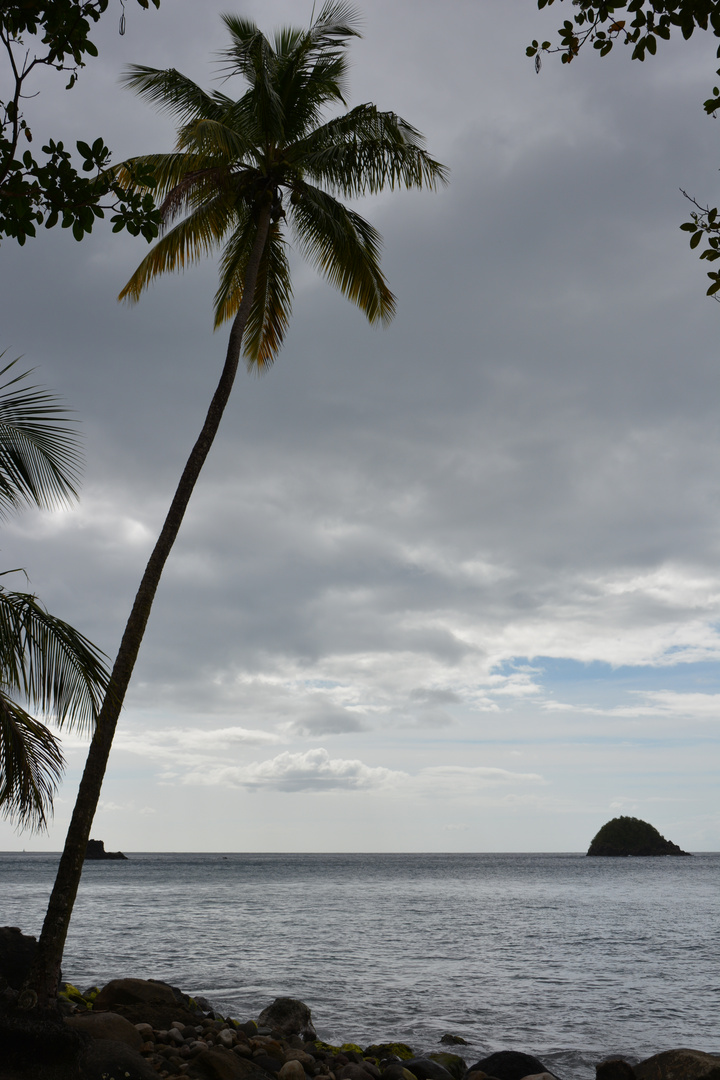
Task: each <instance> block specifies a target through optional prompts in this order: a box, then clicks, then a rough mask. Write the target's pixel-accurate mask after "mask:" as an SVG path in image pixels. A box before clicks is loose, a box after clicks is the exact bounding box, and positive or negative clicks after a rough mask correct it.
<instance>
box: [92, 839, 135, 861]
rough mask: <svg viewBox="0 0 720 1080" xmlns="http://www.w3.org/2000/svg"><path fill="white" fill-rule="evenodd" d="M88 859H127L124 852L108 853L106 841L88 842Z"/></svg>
mask: <svg viewBox="0 0 720 1080" xmlns="http://www.w3.org/2000/svg"><path fill="white" fill-rule="evenodd" d="M85 858H86V859H127V855H123V853H122V851H106V850H105V841H104V840H88V842H87V848H86V849H85Z"/></svg>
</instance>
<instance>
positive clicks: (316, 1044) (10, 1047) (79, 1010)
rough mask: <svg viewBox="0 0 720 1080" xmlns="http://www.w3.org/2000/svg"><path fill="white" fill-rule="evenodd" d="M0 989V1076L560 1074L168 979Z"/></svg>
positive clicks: (678, 1063)
mask: <svg viewBox="0 0 720 1080" xmlns="http://www.w3.org/2000/svg"><path fill="white" fill-rule="evenodd" d="M18 1006H19V999H18V993H17V991H15V990H12V989H11V988H9V987H7V986H6V988H5V989H4V990H3V991H2V993H0V1080H157V1078H158V1077H167V1078H178V1080H180V1078H182V1077H188V1078H189V1080H315V1078H318V1080H562V1078H558V1077H557V1076H556V1074H555V1073H553V1072H551V1071H550V1070H549V1069H547V1068H546V1067H545V1065H544V1064H543V1063H542V1062H541V1061H539V1060H538V1059H537V1058H535V1057H533V1056H532V1055H530V1054H523V1053H518V1052H516V1051H501V1052H498V1053H494V1054H491V1055H490V1056H489V1057H485V1058H482V1059H481V1060H479V1061H475V1062H473V1061H472V1060H467V1058H466V1057H465V1056H463V1054H462V1047H463V1046H464V1045H466V1043H465V1040H464V1039H463V1038H462V1037H461V1036H458V1035H454V1034H452V1033H447V1034H446V1035H444V1036H443V1037H442V1039H441V1040H440V1042H441V1043H443V1044H445V1046H446V1047H447V1048H446V1049H439V1050H435V1051H429V1052H426V1053H425V1052H419V1051H418V1050H416V1049H413V1048H412V1047H410V1046H407V1045H405V1044H404V1043H392V1042H391V1043H378V1044H374V1045H371V1046H366V1047H364V1048H363V1047H360V1046H357V1045H355V1044H353V1043H345V1044H343V1045H341V1046H332V1045H330V1044H328V1043H325V1042H323V1041H322V1040H320V1039H318V1038H317V1034H316V1032H315V1029H314V1027H313V1023H312V1016H311V1012H310V1009H309V1007H308V1006H307V1005H305V1004H304V1003H303V1002H301V1001H297V1000H295V999H292V998H277V999H276V1000H275V1001H274V1002H273V1003H272V1005H270V1006H268V1008H266V1009H264V1010H263V1012H261V1013H260V1015H259V1016H258V1017H257V1019H251V1020H245V1021H240V1020H238V1019H236V1018H233V1017H223V1016H222V1015H220V1013H218V1012H217V1011H216V1010H215V1009H214V1008H213V1007H212V1005H211V1003H210V1002H208V1001H206V1000H205V999H204V998H192V997H190V996H188V995H187V994H184V993H182V991H180V990H178V989H177V988H175V987H172V986H170V985H168V984H167V983H163V982H158V981H155V980H144V979H116V980H113V981H112V982H110V983H108V985H107V986H105V987H103V988H102V989H98V988H97V987H92V988H91V989H89V990H86V991H84V992H81V991H80V990H78V989H77V988H76V987H74V986H71V985H69V984H63V985H62V989H61V994H60V1014H59V1015H58V1014H53V1015H51V1016H50V1015H46V1016H44V1017H38V1016H37V1015H36V1012H37V1010H32V1009H31V1010H29V1011H28V1010H23V1009H20V1008H19V1007H18ZM596 1078H597V1080H720V1056H714V1055H711V1054H706V1053H703V1052H701V1051H696V1050H687V1049H683V1050H669V1051H665V1052H664V1053H661V1054H657V1055H655V1056H654V1057H651V1058H648V1059H647V1060H646V1061H643V1062H641V1063H639V1064H635V1065H632V1064H630V1063H629V1062H627V1061H624V1060H621V1059H618V1058H614V1059H609V1060H606V1061H603V1062H599V1063H598V1065H597V1068H596Z"/></svg>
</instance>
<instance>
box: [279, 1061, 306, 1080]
mask: <svg viewBox="0 0 720 1080" xmlns="http://www.w3.org/2000/svg"><path fill="white" fill-rule="evenodd" d="M311 1061H312V1058H311ZM313 1064H314V1061H313ZM278 1080H305V1069H304V1068H303V1066H302V1064H301V1062H299V1061H298V1060H297V1059H296V1060H294V1061H293V1060H290V1061H286V1062H285V1064H284V1065H281V1067H280V1069H279V1071H278Z"/></svg>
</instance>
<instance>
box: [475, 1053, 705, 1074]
mask: <svg viewBox="0 0 720 1080" xmlns="http://www.w3.org/2000/svg"><path fill="white" fill-rule="evenodd" d="M549 1071H550V1070H549V1069H546V1068H545V1066H544V1065H543V1063H542V1061H538V1059H537V1058H536V1057H533V1056H532V1055H531V1054H521V1053H520V1052H519V1051H518V1050H498V1052H497V1053H496V1054H490V1057H486V1058H483V1059H482V1061H478V1062H476V1063H475V1065H471V1066H470V1068H469V1069H468V1073H471V1072H484V1073H485V1074H486V1075H487V1076H492V1077H496V1080H525V1077H526V1076H532V1075H533V1073H543V1072H549ZM466 1075H467V1074H466ZM550 1075H551V1076H555V1074H554V1073H550ZM556 1080H557V1077H556ZM719 1080H720V1078H719Z"/></svg>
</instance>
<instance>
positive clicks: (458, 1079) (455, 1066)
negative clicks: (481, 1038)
mask: <svg viewBox="0 0 720 1080" xmlns="http://www.w3.org/2000/svg"><path fill="white" fill-rule="evenodd" d="M427 1056H428V1057H429V1058H430V1060H431V1061H437V1063H438V1065H442V1067H443V1069H447V1071H448V1072H449V1073H450V1075H451V1076H452V1077H453V1080H462V1078H463V1076H464V1075H465V1073H466V1072H467V1062H466V1061H465V1059H464V1058H461V1057H460V1055H459V1054H449V1053H448V1052H447V1051H443V1050H440V1051H438V1052H436V1053H433V1054H428V1055H427Z"/></svg>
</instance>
